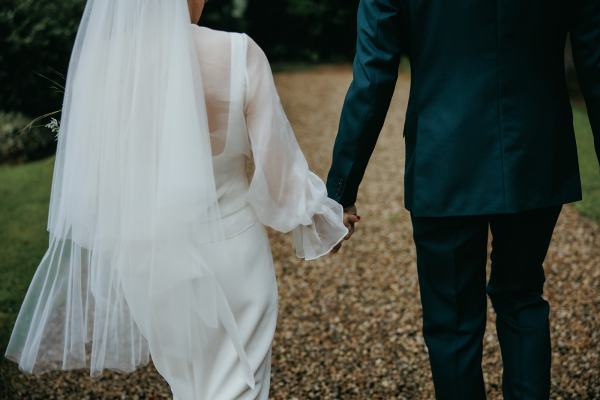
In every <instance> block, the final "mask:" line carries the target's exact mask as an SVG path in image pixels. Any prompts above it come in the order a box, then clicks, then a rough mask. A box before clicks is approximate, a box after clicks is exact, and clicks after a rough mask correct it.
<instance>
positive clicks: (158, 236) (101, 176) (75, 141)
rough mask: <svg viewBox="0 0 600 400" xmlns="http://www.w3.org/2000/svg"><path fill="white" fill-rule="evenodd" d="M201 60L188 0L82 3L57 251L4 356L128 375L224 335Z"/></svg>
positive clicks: (40, 272)
mask: <svg viewBox="0 0 600 400" xmlns="http://www.w3.org/2000/svg"><path fill="white" fill-rule="evenodd" d="M207 121H208V118H207V115H206V106H205V103H204V98H203V90H202V79H201V74H200V70H199V63H198V60H197V58H196V55H195V54H194V50H193V45H192V39H191V26H190V23H189V11H188V8H187V2H186V1H185V0H88V1H87V4H86V8H85V11H84V14H83V18H82V21H81V24H80V27H79V30H78V34H77V38H76V41H75V45H74V49H73V53H72V56H71V61H70V64H69V71H68V77H67V85H66V92H65V99H64V104H63V113H62V123H61V127H60V132H59V139H58V150H57V155H56V161H55V166H54V176H53V183H52V194H51V202H50V211H49V219H48V232H49V236H50V240H49V246H48V250H47V252H46V254H45V255H44V257H43V259H42V260H41V263H40V265H39V267H38V269H37V271H36V273H35V276H34V277H33V280H32V282H31V285H30V287H29V289H28V292H27V295H26V297H25V300H24V303H23V305H22V308H21V310H20V312H19V315H18V318H17V321H16V323H15V326H14V330H13V332H12V335H11V338H10V342H9V344H8V347H7V351H6V357H8V358H9V359H11V360H14V361H15V362H17V363H18V364H19V368H20V369H21V370H23V371H25V372H30V373H38V372H44V371H49V370H57V369H59V370H67V369H76V368H89V370H90V374H91V375H92V376H97V375H99V374H100V373H101V372H102V371H103V370H104V369H112V370H118V371H125V372H130V371H133V370H135V369H136V368H138V367H140V366H143V365H145V364H146V363H148V361H149V357H150V354H151V353H152V351H153V349H154V348H156V349H160V350H161V352H162V353H163V354H165V353H166V354H169V356H171V357H173V358H174V359H180V360H181V363H182V364H184V363H187V362H190V361H191V360H192V359H193V358H195V357H201V356H202V344H203V343H202V337H203V332H206V330H208V329H214V328H215V327H217V326H223V327H224V328H225V330H226V331H227V332H228V334H229V337H230V338H231V340H232V343H233V345H234V346H235V347H236V350H237V351H238V354H239V358H240V361H241V362H242V363H243V364H244V366H245V368H244V369H245V371H246V377H245V378H246V381H247V383H248V384H249V385H250V386H252V387H253V386H254V379H253V376H252V372H251V370H250V367H249V365H248V361H247V359H246V354H245V351H244V348H243V346H242V344H241V342H240V339H239V337H238V336H237V327H236V324H235V320H234V319H233V315H232V313H231V310H230V309H229V306H228V304H227V300H226V298H225V296H224V294H223V292H222V289H221V288H220V286H219V284H218V282H217V281H216V279H215V278H214V275H213V273H212V272H211V271H213V270H214V268H218V265H219V264H220V263H222V262H225V260H224V258H225V257H227V251H226V249H221V248H220V246H221V243H222V239H223V229H222V226H221V217H220V212H219V206H218V197H217V192H216V188H215V180H214V173H213V165H212V152H211V140H210V133H209V129H208V122H207Z"/></svg>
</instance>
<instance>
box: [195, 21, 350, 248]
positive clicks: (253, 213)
mask: <svg viewBox="0 0 600 400" xmlns="http://www.w3.org/2000/svg"><path fill="white" fill-rule="evenodd" d="M193 29H195V32H194V40H195V45H196V49H197V55H198V58H199V61H200V69H201V73H202V85H203V87H202V92H203V95H204V98H205V104H206V110H207V115H208V124H209V130H210V136H211V138H210V139H211V145H212V150H213V167H214V171H213V172H214V177H215V185H216V188H217V195H218V199H219V207H220V213H221V216H222V221H223V228H224V230H225V235H226V236H227V237H233V236H235V235H237V234H240V233H242V232H243V231H245V230H247V229H248V228H249V227H251V226H252V225H253V224H255V223H256V222H260V223H261V224H263V225H267V226H269V227H271V228H273V229H275V230H278V231H280V232H284V233H287V232H293V236H294V244H295V247H296V254H297V255H298V256H300V257H303V258H307V259H313V258H317V257H319V256H322V255H324V254H326V253H327V252H329V250H331V248H332V247H333V246H335V244H337V243H338V242H339V241H340V240H341V239H342V238H343V237H344V236H345V235H346V234H347V229H346V228H345V227H344V225H343V222H342V221H343V218H342V214H343V210H342V207H341V206H340V205H339V204H338V203H336V202H335V201H333V200H331V199H329V198H328V197H327V191H326V189H325V184H324V183H323V181H322V180H321V179H320V178H319V177H318V176H317V175H315V174H314V173H312V172H311V171H310V169H309V168H308V163H307V162H306V159H305V158H304V154H303V153H302V150H301V149H300V146H299V145H298V142H297V140H296V136H295V135H294V131H293V129H292V127H291V125H290V123H289V121H288V119H287V117H286V115H285V112H284V111H283V107H282V105H281V102H280V99H279V96H278V94H277V89H276V87H275V83H274V80H273V74H272V72H271V68H270V66H269V62H268V60H267V58H266V56H265V54H264V52H263V51H262V50H261V49H260V47H259V46H258V45H257V44H256V43H255V42H254V41H252V40H251V39H249V38H248V36H247V35H245V34H239V33H228V32H219V31H214V30H211V29H207V28H200V27H194V28H193ZM250 160H251V161H252V166H253V173H252V176H251V178H248V169H247V165H248V161H250Z"/></svg>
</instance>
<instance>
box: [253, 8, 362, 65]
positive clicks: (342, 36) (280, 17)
mask: <svg viewBox="0 0 600 400" xmlns="http://www.w3.org/2000/svg"><path fill="white" fill-rule="evenodd" d="M357 7H358V0H248V4H247V9H246V12H245V18H246V20H247V24H248V26H247V30H248V32H249V33H250V35H251V36H252V37H253V38H254V39H255V40H256V41H257V42H258V44H259V45H261V46H262V47H263V49H264V50H265V52H266V53H267V55H269V57H270V58H271V59H272V60H275V61H282V60H285V61H310V62H321V61H332V60H333V61H335V60H348V59H351V58H352V56H353V54H354V47H355V42H356V9H357Z"/></svg>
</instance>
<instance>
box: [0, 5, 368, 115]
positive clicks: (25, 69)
mask: <svg viewBox="0 0 600 400" xmlns="http://www.w3.org/2000/svg"><path fill="white" fill-rule="evenodd" d="M84 4H85V0H60V1H45V2H44V1H41V2H40V1H36V0H2V3H1V5H0V87H1V88H2V96H1V97H0V110H9V111H20V112H23V113H25V114H27V115H40V114H44V113H46V112H48V111H50V110H56V109H59V108H60V104H61V99H62V95H61V93H54V92H53V91H52V90H50V89H49V87H50V85H49V83H48V82H47V81H46V80H45V79H43V78H42V77H40V75H39V74H41V75H44V76H48V77H51V78H53V79H54V78H56V77H57V76H56V74H57V72H59V73H63V74H64V73H66V71H67V67H68V62H69V55H70V52H71V48H72V46H73V41H74V38H75V33H76V31H77V27H78V24H79V20H80V18H81V14H82V12H83V6H84ZM357 4H358V0H218V1H211V2H209V3H208V4H207V6H206V11H205V15H204V16H203V18H202V21H201V24H203V25H206V26H209V27H211V28H215V29H223V30H228V31H244V32H248V33H249V34H250V35H251V36H253V37H254V38H255V40H256V41H257V42H258V43H259V44H260V45H261V46H262V47H263V49H264V50H265V52H266V53H267V55H268V56H269V58H270V59H272V60H273V61H284V60H285V61H303V62H306V61H309V62H315V61H330V60H338V59H349V58H350V57H352V54H353V52H354V42H355V31H356V28H355V19H356V18H355V15H356V7H357Z"/></svg>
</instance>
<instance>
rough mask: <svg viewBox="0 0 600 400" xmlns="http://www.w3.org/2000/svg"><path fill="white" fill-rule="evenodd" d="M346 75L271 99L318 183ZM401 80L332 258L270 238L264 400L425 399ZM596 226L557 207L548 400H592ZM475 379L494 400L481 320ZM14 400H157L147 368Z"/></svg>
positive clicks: (319, 75) (599, 306)
mask: <svg viewBox="0 0 600 400" xmlns="http://www.w3.org/2000/svg"><path fill="white" fill-rule="evenodd" d="M350 79H351V73H350V70H349V68H348V67H321V68H318V69H311V70H308V71H301V72H288V73H283V74H279V75H278V76H277V83H278V86H279V89H280V94H281V97H282V99H283V101H284V104H285V107H286V110H287V111H288V114H289V117H290V120H291V121H292V123H293V125H294V126H295V128H296V133H297V135H298V138H299V141H300V143H301V145H302V148H303V149H304V150H305V153H306V156H307V158H308V159H309V162H310V164H311V166H312V167H313V169H314V170H315V171H316V172H317V173H318V174H319V175H321V176H325V174H326V172H327V168H328V166H329V162H330V154H331V148H332V142H333V137H334V134H335V132H336V128H337V122H338V116H339V112H340V109H341V105H342V101H343V97H344V94H345V91H346V89H347V87H348V84H349V81H350ZM408 88H409V82H408V77H406V76H402V77H401V79H400V80H399V82H398V90H397V94H396V97H395V98H394V101H393V105H392V110H393V112H392V113H391V114H390V116H389V118H388V121H387V123H386V126H385V128H384V132H383V134H382V137H381V139H380V141H379V144H378V146H377V149H376V151H375V154H374V155H373V159H372V162H371V164H370V166H369V169H368V171H367V174H366V178H365V181H364V184H363V185H362V187H361V193H360V196H359V201H358V206H359V211H360V214H361V215H362V216H363V222H361V224H360V226H359V228H358V232H357V233H356V235H355V236H354V238H353V239H352V241H351V242H350V243H348V244H347V245H346V246H345V247H344V248H343V250H342V253H341V254H339V255H336V256H330V257H327V258H324V259H321V260H319V261H316V262H313V263H303V262H300V261H299V260H297V259H296V258H295V257H294V256H293V253H292V248H291V245H290V240H289V238H287V237H285V236H282V235H279V234H271V239H272V241H271V243H272V248H273V253H274V256H275V259H276V264H277V274H278V278H279V290H280V298H281V307H280V317H279V325H278V331H277V336H276V339H275V344H274V351H273V380H272V398H273V399H285V400H291V399H431V398H432V390H433V388H432V385H431V377H430V372H429V365H428V361H427V353H426V349H425V345H424V342H423V337H422V335H421V332H420V331H421V311H420V305H419V298H418V285H417V278H416V270H415V268H416V267H415V261H414V260H415V253H414V249H413V245H412V239H411V227H410V220H409V215H408V213H407V212H406V211H405V210H404V208H403V198H402V172H403V157H404V153H403V151H404V145H403V142H402V134H401V132H402V125H403V114H404V109H405V107H406V98H407V93H408ZM599 260H600V227H599V226H598V225H597V224H594V223H592V222H590V221H587V220H585V219H584V218H582V217H581V216H579V214H578V213H577V212H576V211H575V210H574V209H573V208H571V207H567V208H566V209H565V210H564V212H563V214H562V216H561V219H560V221H559V224H558V227H557V230H556V234H555V237H554V242H553V244H552V247H551V249H550V252H549V256H548V259H547V263H546V271H547V286H546V295H547V297H548V298H549V299H550V302H551V306H552V333H553V349H554V354H553V363H554V364H553V387H552V398H553V399H600V333H599V332H600V320H599V319H598V318H597V316H598V315H600V268H598V266H599V265H598V264H599V263H600V261H599ZM489 316H490V319H489V324H488V331H487V333H486V336H485V355H484V368H485V372H486V375H485V378H486V382H487V385H488V391H489V398H490V399H499V398H501V395H500V387H501V383H500V382H501V380H500V376H501V360H500V356H499V350H498V342H497V338H496V334H495V329H494V319H493V313H491V312H490V313H489ZM11 375H12V377H11V386H12V390H13V391H14V392H15V393H16V394H15V395H14V398H15V399H123V398H124V399H168V398H170V397H169V390H168V387H167V386H166V384H165V382H164V381H163V380H162V379H161V377H160V376H159V375H158V374H157V373H156V372H155V370H154V368H153V367H152V366H149V367H148V368H146V369H144V370H141V371H138V372H136V373H135V374H132V375H119V374H112V373H107V374H105V376H104V377H103V378H102V379H100V380H94V381H93V380H90V379H89V378H88V377H87V376H86V374H85V373H83V372H74V373H56V374H54V373H53V374H50V375H46V376H44V377H43V378H36V377H28V376H24V375H21V374H16V373H14V374H11Z"/></svg>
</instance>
